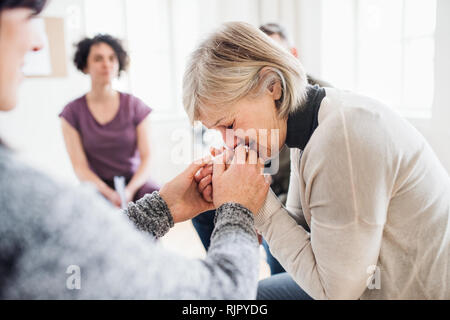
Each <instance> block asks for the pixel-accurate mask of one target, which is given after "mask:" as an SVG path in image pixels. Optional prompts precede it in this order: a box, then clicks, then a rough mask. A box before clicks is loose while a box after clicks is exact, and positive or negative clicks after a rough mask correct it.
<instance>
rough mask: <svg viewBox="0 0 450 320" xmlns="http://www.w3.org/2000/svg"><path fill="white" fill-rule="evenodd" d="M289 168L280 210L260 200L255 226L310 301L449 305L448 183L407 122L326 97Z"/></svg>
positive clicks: (330, 92)
mask: <svg viewBox="0 0 450 320" xmlns="http://www.w3.org/2000/svg"><path fill="white" fill-rule="evenodd" d="M291 168H292V169H291V178H290V179H291V180H290V187H289V194H288V200H287V205H286V208H284V207H283V206H282V204H281V203H280V202H279V201H278V200H277V198H276V196H275V195H274V194H273V193H272V192H270V193H269V195H268V197H267V199H266V202H265V204H264V206H263V208H262V209H261V211H260V212H259V213H258V215H257V216H256V219H255V223H256V228H257V229H258V231H260V232H261V233H262V235H263V236H264V238H265V239H266V240H267V242H268V243H269V246H270V249H271V252H272V253H273V255H274V256H275V257H276V258H277V259H278V260H279V261H280V263H281V264H282V265H283V267H284V268H285V269H286V270H287V271H288V272H289V273H290V274H291V275H292V277H293V278H294V280H295V281H296V282H297V283H298V284H299V285H300V286H301V287H302V288H303V289H304V290H305V291H306V292H307V293H308V294H309V295H310V296H311V297H313V298H315V299H450V272H449V269H450V178H449V176H448V174H447V172H446V171H445V169H444V168H443V167H442V165H441V163H440V162H439V160H438V159H437V157H436V156H435V154H434V153H433V151H432V150H431V148H430V146H429V145H428V144H427V142H426V141H425V140H424V138H423V137H422V135H421V134H420V133H418V132H417V131H416V130H415V129H414V127H412V126H411V125H410V124H409V123H408V122H407V121H405V120H404V119H402V118H401V117H400V116H399V115H398V114H396V113H395V112H393V111H392V110H391V109H390V108H388V107H386V106H384V105H382V104H380V103H379V102H377V101H375V100H372V99H369V98H367V97H363V96H359V95H356V94H354V93H350V92H346V91H341V90H337V89H328V88H326V97H325V99H324V100H323V101H322V104H321V107H320V111H319V126H318V127H317V129H316V131H315V132H314V134H313V135H312V137H311V139H310V141H309V143H308V145H307V146H306V148H305V150H304V151H303V154H302V152H301V150H299V149H291ZM302 208H303V210H302ZM304 223H307V224H308V226H309V227H310V230H311V232H310V233H308V232H306V231H305V229H304V228H303V227H302V226H301V225H302V224H303V225H304Z"/></svg>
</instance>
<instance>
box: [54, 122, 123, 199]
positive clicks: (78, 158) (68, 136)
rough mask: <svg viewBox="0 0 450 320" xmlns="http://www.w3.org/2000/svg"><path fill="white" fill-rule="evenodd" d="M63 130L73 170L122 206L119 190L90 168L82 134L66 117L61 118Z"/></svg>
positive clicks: (82, 179) (79, 177) (83, 179)
mask: <svg viewBox="0 0 450 320" xmlns="http://www.w3.org/2000/svg"><path fill="white" fill-rule="evenodd" d="M61 126H62V132H63V136H64V142H65V144H66V149H67V153H68V154H69V157H70V161H71V163H72V167H73V170H74V171H75V174H76V175H77V177H78V179H79V180H80V181H84V182H86V181H88V182H91V183H93V184H94V185H95V186H96V188H97V190H98V191H99V192H100V193H101V194H102V195H103V196H105V197H106V198H107V199H109V200H110V201H111V202H112V203H113V204H114V205H116V206H118V207H120V204H121V202H120V197H119V195H118V194H117V192H116V191H115V190H113V189H111V188H110V187H109V186H108V185H107V184H106V183H104V182H103V181H102V180H101V179H100V178H99V177H98V176H97V175H96V174H95V173H94V172H93V171H92V170H91V169H90V168H89V164H88V161H87V158H86V154H85V152H84V148H83V144H82V142H81V137H80V134H79V133H78V131H77V130H75V129H74V128H73V127H72V126H71V125H70V124H69V123H68V122H67V121H66V120H65V119H64V118H61Z"/></svg>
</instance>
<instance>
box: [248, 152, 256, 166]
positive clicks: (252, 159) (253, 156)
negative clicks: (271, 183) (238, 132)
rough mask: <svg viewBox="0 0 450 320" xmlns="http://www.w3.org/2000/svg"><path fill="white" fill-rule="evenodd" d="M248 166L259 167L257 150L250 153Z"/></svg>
mask: <svg viewBox="0 0 450 320" xmlns="http://www.w3.org/2000/svg"><path fill="white" fill-rule="evenodd" d="M247 160H248V164H252V165H258V163H259V161H258V153H256V151H255V150H252V149H250V150H249V151H248V159H247Z"/></svg>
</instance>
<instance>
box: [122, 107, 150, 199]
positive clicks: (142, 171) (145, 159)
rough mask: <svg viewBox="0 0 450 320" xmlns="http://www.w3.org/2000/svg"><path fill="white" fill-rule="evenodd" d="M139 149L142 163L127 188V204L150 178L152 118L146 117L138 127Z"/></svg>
mask: <svg viewBox="0 0 450 320" xmlns="http://www.w3.org/2000/svg"><path fill="white" fill-rule="evenodd" d="M136 133H137V148H138V150H139V155H140V157H141V163H140V165H139V167H138V169H137V171H136V172H135V174H134V175H133V177H132V178H131V180H130V182H129V183H128V185H127V186H126V188H125V192H126V197H127V202H130V201H132V200H133V198H134V195H135V194H136V192H137V191H138V190H139V189H140V188H141V187H142V186H143V185H144V184H145V183H146V182H147V181H148V179H149V177H150V117H148V116H147V117H146V118H145V119H144V120H143V121H142V122H141V123H140V124H139V125H138V126H137V127H136Z"/></svg>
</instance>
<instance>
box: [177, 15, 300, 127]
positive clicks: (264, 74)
mask: <svg viewBox="0 0 450 320" xmlns="http://www.w3.org/2000/svg"><path fill="white" fill-rule="evenodd" d="M276 82H279V83H280V85H281V88H282V95H281V98H280V99H279V100H278V101H276V106H277V109H278V114H279V117H280V118H283V119H287V117H288V115H289V114H290V113H292V112H294V111H295V110H296V109H297V108H299V107H301V106H302V105H303V103H304V100H305V97H306V86H307V78H306V74H305V72H304V70H303V67H302V65H301V64H300V62H299V61H298V59H297V58H295V57H294V56H293V55H292V54H291V53H290V52H288V51H287V50H286V49H284V48H283V47H281V46H280V45H279V44H277V43H276V42H275V41H273V40H272V39H271V38H269V37H268V36H267V35H266V34H264V33H263V32H262V31H260V30H259V29H257V28H255V27H254V26H252V25H250V24H248V23H244V22H229V23H225V24H223V25H222V27H221V28H220V29H219V30H217V31H216V32H214V33H213V34H212V35H210V36H209V37H208V38H207V39H206V40H204V41H203V42H202V43H201V44H200V46H199V47H198V48H197V49H196V50H195V51H194V52H193V53H192V54H191V56H190V59H189V61H188V64H187V67H186V71H185V74H184V79H183V104H184V108H185V110H186V113H187V114H188V116H189V119H190V120H191V122H194V121H195V120H198V118H199V115H200V111H201V113H202V114H206V113H207V112H218V111H222V112H223V110H222V108H223V107H226V106H227V105H230V104H232V103H235V102H237V101H239V100H240V99H242V98H244V97H247V96H248V95H249V94H254V95H259V94H260V93H261V92H263V91H264V90H265V89H268V88H270V86H273V85H274V84H275V83H276ZM212 106H214V109H216V110H212V109H213V108H211V107H212ZM206 108H209V109H206ZM217 108H220V110H217Z"/></svg>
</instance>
